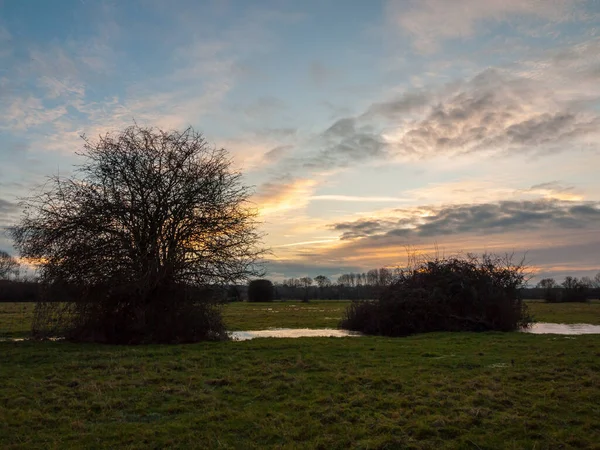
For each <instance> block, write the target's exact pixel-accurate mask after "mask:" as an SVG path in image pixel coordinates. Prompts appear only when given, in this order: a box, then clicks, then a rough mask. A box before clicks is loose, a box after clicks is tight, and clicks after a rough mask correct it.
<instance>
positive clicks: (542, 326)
mask: <svg viewBox="0 0 600 450" xmlns="http://www.w3.org/2000/svg"><path fill="white" fill-rule="evenodd" d="M521 331H522V332H523V333H532V334H563V335H578V334H600V325H590V324H588V323H574V324H567V323H547V322H538V323H535V324H533V326H532V327H531V328H528V329H525V330H521ZM229 336H231V339H233V340H234V341H248V340H250V339H256V338H300V337H359V336H362V334H361V333H357V332H355V331H347V330H337V329H334V328H320V329H316V328H271V329H268V330H252V331H232V332H230V333H229ZM25 340H28V339H27V338H0V342H20V341H25ZM50 340H52V341H56V340H61V339H60V338H50Z"/></svg>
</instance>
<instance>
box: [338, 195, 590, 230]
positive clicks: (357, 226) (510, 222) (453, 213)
mask: <svg viewBox="0 0 600 450" xmlns="http://www.w3.org/2000/svg"><path fill="white" fill-rule="evenodd" d="M394 215H395V216H396V217H395V218H394V217H388V218H379V219H372V218H364V219H359V220H356V221H353V222H340V223H335V224H332V225H331V226H330V228H331V229H333V230H335V231H338V232H341V233H342V234H341V239H356V238H365V237H367V238H368V237H392V238H393V237H407V238H408V237H426V238H435V237H437V236H446V235H456V234H469V233H471V234H490V233H507V232H511V231H518V230H527V231H530V230H533V229H547V228H558V229H574V228H597V227H598V223H599V222H598V221H599V220H600V202H587V203H574V202H563V201H559V200H537V201H502V202H498V203H483V204H474V205H473V204H463V205H452V206H447V207H428V206H423V207H419V208H412V209H397V210H395V211H394Z"/></svg>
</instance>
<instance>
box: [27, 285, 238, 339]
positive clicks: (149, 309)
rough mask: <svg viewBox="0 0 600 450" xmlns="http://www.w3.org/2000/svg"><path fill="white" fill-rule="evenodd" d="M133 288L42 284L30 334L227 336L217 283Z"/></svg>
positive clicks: (139, 336)
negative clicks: (142, 292)
mask: <svg viewBox="0 0 600 450" xmlns="http://www.w3.org/2000/svg"><path fill="white" fill-rule="evenodd" d="M137 294H138V295H136V293H135V292H132V291H131V289H129V288H119V287H114V286H106V287H98V286H95V287H94V290H93V292H90V291H88V290H87V289H85V288H79V287H77V288H75V287H72V286H70V287H69V286H57V285H51V286H47V287H46V289H45V291H44V292H43V294H42V295H43V300H44V301H41V302H38V303H37V304H36V307H35V310H34V318H33V324H32V336H33V337H34V338H41V339H43V338H49V337H64V338H65V339H67V340H73V341H78V342H100V343H107V344H146V343H172V344H175V343H184V342H196V341H199V340H223V339H227V338H228V336H227V332H226V329H225V325H224V323H223V320H222V317H221V310H220V307H219V305H220V303H222V301H223V297H224V295H223V292H222V291H221V290H220V289H214V288H201V287H191V286H185V285H181V284H178V285H172V286H169V287H167V286H161V287H157V288H156V289H154V290H153V291H152V292H148V293H147V294H146V295H145V296H144V297H142V296H139V293H137ZM78 297H79V299H77V298H78ZM81 299H85V300H81ZM58 300H66V301H58Z"/></svg>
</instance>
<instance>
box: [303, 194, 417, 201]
mask: <svg viewBox="0 0 600 450" xmlns="http://www.w3.org/2000/svg"><path fill="white" fill-rule="evenodd" d="M310 200H321V201H335V202H366V203H379V202H383V203H385V202H393V203H398V202H403V201H407V199H406V198H399V197H376V196H357V195H339V194H330V195H312V196H311V197H310Z"/></svg>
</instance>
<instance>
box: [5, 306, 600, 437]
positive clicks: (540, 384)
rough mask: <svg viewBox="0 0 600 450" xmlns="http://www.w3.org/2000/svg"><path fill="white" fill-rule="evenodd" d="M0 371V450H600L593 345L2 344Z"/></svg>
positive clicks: (315, 322)
mask: <svg viewBox="0 0 600 450" xmlns="http://www.w3.org/2000/svg"><path fill="white" fill-rule="evenodd" d="M346 304H347V303H346V302H329V301H327V302H311V303H308V304H304V303H300V302H287V303H273V304H264V303H263V304H252V303H237V304H231V305H227V306H225V307H224V316H225V320H226V322H227V324H228V326H229V327H230V329H237V330H240V329H248V330H250V329H261V328H267V327H272V326H277V327H294V328H295V327H298V328H299V327H310V328H315V327H332V326H335V324H336V323H337V321H338V320H339V317H341V314H342V312H343V309H344V308H345V306H346ZM31 306H32V305H28V306H25V307H24V306H23V305H14V304H13V305H10V304H0V311H2V313H1V314H0V317H3V318H2V319H0V324H1V323H4V324H6V323H8V322H7V318H8V317H9V316H10V317H11V320H13V321H14V323H16V324H17V325H19V324H20V325H19V326H21V325H22V326H23V327H24V325H25V324H26V320H25V319H24V318H25V317H27V314H25V313H23V311H24V310H25V312H26V310H27V308H31ZM531 306H532V309H533V311H534V315H536V318H538V320H540V321H560V322H563V323H568V322H569V321H571V323H575V322H587V323H600V303H599V302H592V303H590V304H586V305H579V304H577V305H575V304H558V305H557V304H544V303H539V302H531ZM23 308H24V309H23ZM15 310H16V312H15ZM10 311H13V312H12V313H11V312H10ZM11 314H12V316H11ZM15 316H16V318H15ZM553 317H555V318H556V319H551V318H553ZM11 323H12V322H11ZM0 361H1V363H0V380H2V381H1V382H0V448H3V449H22V448H23V449H24V448H27V449H30V448H131V449H134V448H140V449H141V448H143V449H147V448H182V449H183V448H185V449H187V448H324V449H325V448H326V449H329V448H364V449H367V448H368V449H374V448H379V449H384V448H408V449H429V448H451V449H452V448H456V449H463V448H465V449H469V448H472V449H496V448H497V449H504V448H514V449H522V448H536V449H552V448H586V449H589V448H600V444H599V443H600V421H599V420H598V417H600V336H597V335H587V336H557V335H529V334H522V333H430V334H422V335H416V336H412V337H408V338H383V337H360V338H301V339H256V340H251V341H243V342H206V343H199V344H189V345H180V346H175V345H149V346H133V347H126V346H106V345H94V344H71V343H66V342H27V341H25V342H0Z"/></svg>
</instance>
